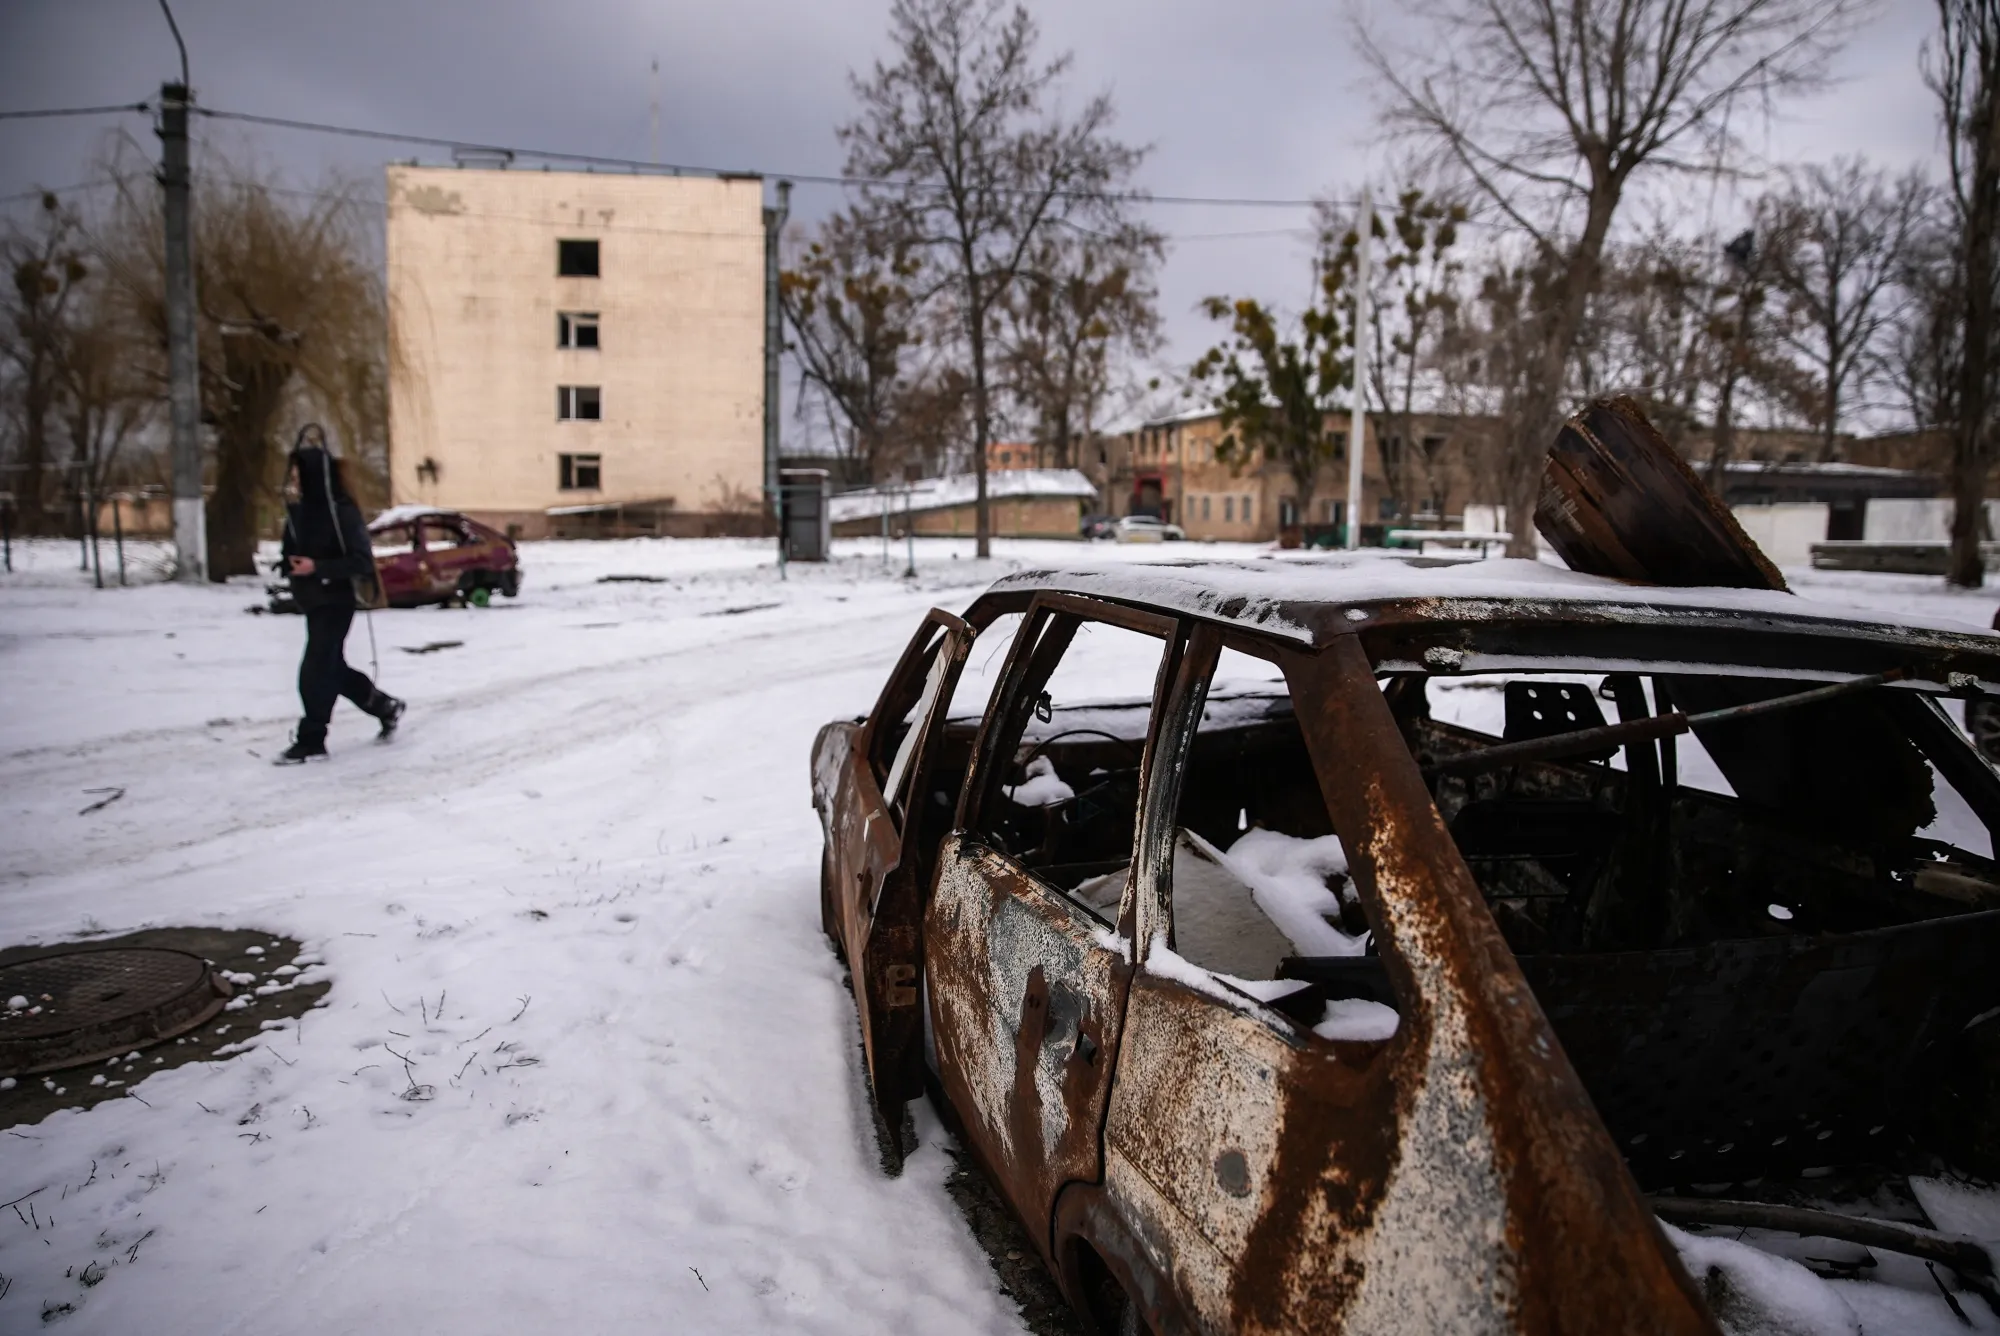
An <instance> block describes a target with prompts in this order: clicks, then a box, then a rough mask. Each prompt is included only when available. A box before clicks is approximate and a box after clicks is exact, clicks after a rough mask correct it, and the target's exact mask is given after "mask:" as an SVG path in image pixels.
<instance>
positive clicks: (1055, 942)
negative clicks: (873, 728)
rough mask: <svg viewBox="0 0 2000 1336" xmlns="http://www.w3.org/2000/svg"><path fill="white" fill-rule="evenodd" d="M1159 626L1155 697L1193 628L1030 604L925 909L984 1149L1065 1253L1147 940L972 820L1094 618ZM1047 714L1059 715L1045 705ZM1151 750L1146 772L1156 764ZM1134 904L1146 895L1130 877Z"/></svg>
mask: <svg viewBox="0 0 2000 1336" xmlns="http://www.w3.org/2000/svg"><path fill="white" fill-rule="evenodd" d="M1086 620H1087V621H1093V622H1104V623H1109V624H1112V625H1116V626H1119V627H1121V628H1123V629H1124V630H1128V631H1138V632H1140V633H1142V634H1146V635H1151V636H1156V637H1157V638H1158V639H1159V641H1160V647H1161V653H1160V666H1159V668H1158V669H1157V671H1156V673H1155V675H1154V678H1153V682H1152V691H1151V692H1150V693H1149V701H1156V700H1157V699H1158V698H1159V696H1160V694H1161V692H1162V690H1163V689H1164V684H1165V683H1166V682H1168V681H1170V680H1171V679H1172V675H1173V672H1174V671H1175V666H1176V665H1177V663H1178V656H1179V648H1178V646H1179V634H1180V628H1179V627H1178V625H1177V624H1176V623H1175V622H1174V621H1173V620H1172V619H1169V618H1162V617H1158V616H1156V615H1148V614H1142V613H1137V612H1133V611H1131V610H1128V609H1119V608H1114V607H1110V606H1108V605H1102V604H1093V603H1091V602H1090V601H1088V600H1079V599H1075V598H1070V597H1066V596H1042V597H1039V598H1038V599H1037V601H1036V604H1035V605H1034V607H1033V608H1031V610H1030V612H1029V619H1028V622H1027V624H1026V626H1025V627H1024V631H1023V634H1022V635H1021V637H1020V638H1019V639H1018V640H1017V642H1016V644H1015V649H1014V655H1013V659H1012V661H1011V662H1010V664H1009V667H1008V669H1007V671H1006V674H1005V676H1004V677H1003V679H1002V682H1001V685H1000V688H999V690H997V691H996V692H995V694H994V699H993V702H992V705H991V708H990V709H989V712H988V715H987V718H986V720H985V722H984V724H983V726H982V728H981V732H980V736H979V739H978V741H977V742H976V743H975V748H974V762H973V766H972V769H971V771H970V772H969V773H968V775H967V777H966V783H965V788H964V791H963V793H962V795H961V798H960V811H959V822H958V825H959V827H960V828H959V829H958V830H957V831H954V833H953V834H952V835H951V836H950V837H949V838H948V839H947V840H946V842H945V844H944V846H943V849H942V850H941V851H940V865H939V869H938V877H937V889H936V892H935V894H934V895H933V896H932V900H931V905H930V908H929V911H928V913H927V915H926V918H925V926H924V936H925V946H926V959H927V967H928V969H929V971H930V975H929V977H930V1010H931V1027H932V1031H933V1035H934V1038H935V1042H936V1046H937V1060H938V1073H939V1079H940V1081H941V1083H942V1084H943V1086H944V1088H945V1091H946V1094H947V1096H948V1097H949V1098H950V1100H951V1102H952V1105H953V1107H954V1108H955V1109H957V1110H959V1111H960V1116H961V1119H962V1120H963V1121H964V1123H965V1124H966V1133H967V1136H968V1137H969V1138H970V1139H971V1140H972V1141H973V1143H974V1148H975V1151H976V1152H977V1154H978V1156H979V1158H980V1160H981V1161H982V1162H983V1163H985V1164H986V1165H987V1166H988V1167H989V1168H990V1170H991V1171H992V1172H993V1174H994V1176H995V1178H996V1179H997V1180H998V1181H999V1183H1000V1185H1001V1189H1002V1191H1003V1193H1004V1194H1005V1195H1006V1197H1007V1199H1008V1201H1009V1203H1010V1204H1011V1205H1012V1206H1013V1208H1014V1210H1015V1212H1016V1213H1017V1214H1018V1215H1019V1216H1020V1218H1021V1219H1022V1220H1024V1221H1027V1222H1029V1224H1030V1228H1031V1231H1032V1232H1033V1234H1034V1237H1035V1239H1036V1243H1037V1246H1038V1247H1040V1248H1041V1249H1042V1251H1043V1254H1044V1257H1045V1258H1046V1259H1047V1260H1048V1261H1049V1262H1050V1264H1051V1265H1058V1262H1057V1258H1056V1254H1055V1241H1054V1237H1053V1234H1052V1232H1051V1231H1050V1229H1049V1227H1048V1226H1049V1222H1050V1221H1051V1220H1052V1217H1053V1208H1054V1203H1055V1200H1056V1198H1057V1196H1058V1194H1059V1193H1060V1192H1061V1190H1062V1189H1063V1187H1064V1186H1065V1185H1066V1184H1069V1183H1072V1182H1095V1181H1096V1180H1097V1179H1098V1178H1099V1177H1101V1175H1102V1172H1103V1157H1102V1138H1103V1127H1104V1116H1105V1110H1106V1105H1107V1101H1108V1099H1109V1094H1110V1087H1111V1073H1112V1072H1113V1071H1114V1070H1115V1068H1116V1064H1117V1050H1118V1044H1119V1035H1120V1032H1121V1030H1122V1028H1123V1025H1124V1013H1125V993H1126V989H1127V987H1128V985H1129V983H1130V980H1131V958H1132V952H1131V946H1130V943H1129V942H1128V941H1127V940H1126V939H1125V938H1124V937H1122V936H1120V935H1119V934H1118V932H1117V930H1116V929H1115V928H1113V927H1112V926H1110V925H1108V924H1106V923H1104V922H1103V921H1101V920H1099V919H1098V918H1096V917H1095V916H1093V915H1092V914H1091V913H1090V912H1089V911H1088V910H1086V909H1085V908H1084V907H1083V906H1082V905H1080V904H1079V903H1078V902H1076V901H1074V900H1072V899H1070V898H1069V897H1067V896H1065V895H1063V894H1062V893H1061V892H1060V891H1058V890H1057V889H1055V888H1054V887H1053V886H1051V885H1049V884H1048V883H1046V882H1044V881H1042V880H1041V879H1040V878H1039V877H1037V876H1036V875H1035V874H1034V873H1033V872H1031V871H1030V870H1028V869H1027V868H1025V867H1023V866H1022V865H1021V864H1020V863H1019V862H1017V861H1016V860H1015V859H1013V858H1011V857H1009V856H1007V855H1005V854H1002V853H1000V852H997V851H996V850H994V849H993V848H990V847H988V846H987V845H986V844H984V843H983V842H982V841H981V840H980V838H979V837H977V836H975V835H973V834H971V833H969V832H970V831H972V830H976V829H983V828H984V825H983V823H984V821H985V817H984V815H983V814H984V812H985V811H986V810H987V806H988V805H989V804H992V803H996V802H999V801H1000V800H1001V793H1002V790H1003V781H1004V779H1005V777H1006V770H1007V767H1009V766H1010V765H1011V764H1012V762H1013V756H1012V751H1013V748H1014V746H1015V745H1017V743H1018V739H1019V738H1020V736H1021V730H1022V729H1023V728H1024V727H1025V724H1026V720H1027V717H1028V715H1029V713H1030V712H1038V711H1039V710H1040V709H1041V708H1042V707H1045V706H1046V705H1047V704H1048V697H1047V695H1046V694H1045V693H1043V691H1042V688H1043V686H1044V685H1045V684H1046V683H1048V682H1049V680H1050V676H1051V674H1052V673H1053V672H1055V671H1056V669H1057V668H1058V665H1059V664H1060V663H1061V661H1062V660H1063V658H1064V656H1065V655H1066V654H1067V653H1068V651H1069V649H1070V647H1071V645H1072V644H1073V642H1074V639H1075V636H1076V634H1077V632H1078V630H1079V627H1080V625H1082V624H1083V622H1084V621H1086ZM1043 717H1046V716H1045V715H1044V716H1043ZM1151 745H1152V744H1151V741H1150V734H1149V738H1148V741H1147V742H1146V744H1145V745H1144V747H1143V748H1142V749H1141V753H1140V760H1139V787H1140V790H1141V792H1143V791H1144V789H1145V785H1146V775H1147V774H1148V773H1149V772H1150V767H1151V764H1152V762H1151V754H1152V753H1151ZM1120 903H1121V906H1122V905H1128V904H1129V903H1130V891H1129V872H1128V888H1127V892H1126V894H1125V895H1124V896H1123V897H1121V901H1120Z"/></svg>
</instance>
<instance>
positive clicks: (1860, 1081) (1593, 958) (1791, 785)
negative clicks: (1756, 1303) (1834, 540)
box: [1384, 673, 2000, 1187]
mask: <svg viewBox="0 0 2000 1336" xmlns="http://www.w3.org/2000/svg"><path fill="white" fill-rule="evenodd" d="M1853 681H1854V682H1855V684H1856V685H1855V686H1854V687H1853V689H1850V690H1848V691H1847V692H1845V693H1844V694H1836V695H1833V697H1832V698H1830V699H1829V698H1823V697H1820V696H1815V697H1814V698H1812V699H1811V700H1810V701H1809V702H1807V703H1795V702H1791V701H1788V700H1786V699H1785V698H1788V697H1793V696H1797V695H1799V694H1801V693H1803V692H1806V691H1809V690H1819V691H1824V690H1825V688H1823V687H1821V685H1820V684H1818V683H1801V682H1797V681H1790V680H1782V679H1778V678H1771V677H1758V676H1754V675H1748V674H1745V675H1741V676H1733V675H1704V674H1695V673H1680V674H1665V673H1661V674H1641V673H1611V674H1591V673H1543V674H1492V675H1465V676H1458V675H1453V676H1444V677H1437V678H1427V677H1425V676H1424V675H1421V674H1403V675H1396V676H1392V677H1390V678H1388V679H1386V680H1385V684H1384V690H1385V696H1386V698H1387V700H1388V702H1389V704H1390V707H1391V709H1392V711H1393V712H1394V714H1395V715H1396V717H1397V721H1398V724H1399V726H1400V727H1401V730H1402V732H1403V735H1404V737H1405V739H1406V740H1407V741H1408V743H1409V745H1410V748H1411V750H1412V752H1413V753H1414V754H1415V757H1416V759H1417V761H1418V763H1419V764H1420V765H1422V766H1424V767H1425V775H1426V780H1427V783H1428V785H1429V787H1430V790H1431V792H1432V794H1433V797H1434V799H1435V801H1436V804H1437V808H1438V811H1439V814H1440V815H1441V816H1442V817H1443V818H1444V821H1445V824H1446V826H1447V828H1448V829H1449V831H1450V833H1451V836H1452V838H1453V840H1454V841H1455V842H1456V844H1457V846H1458V850H1459V853H1460V855H1461V856H1462V857H1463V858H1464V860H1465V864H1466V866H1467V868H1468V869H1469V870H1470V871H1471V873H1472V876H1473V879H1474V881H1475V882H1476V883H1477V885H1478V888H1479V890H1480V893H1481V895H1482V896H1483V898H1484V899H1485V902H1486V905H1487V907H1488V909H1489V910H1490V911H1491V912H1492V914H1493V918H1494V921H1495V923H1496V925H1497V926H1498V927H1499V929H1500V932H1501V935H1502V936H1503V937H1504V938H1505V939H1506V942H1507V945H1508V946H1509V947H1510V948H1511V949H1512V950H1513V951H1514V953H1515V958H1516V960H1517V961H1518V962H1519V963H1520V966H1521V969H1522V973H1523V974H1524V975H1525V976H1526V978H1527V980H1528V983H1529V986H1530V987H1531V988H1532V989H1533V990H1534V992H1535V994H1536V997H1537V1000H1538V1001H1539V1002H1540V1003H1541V1006H1542V1008H1543V1010H1544V1012H1545V1013H1546V1014H1547V1015H1548V1017H1549V1020H1550V1022H1551V1024H1552V1025H1553V1026H1554V1028H1555V1030H1556V1033H1557V1036H1558V1037H1559V1038H1560V1039H1561V1041H1562V1043H1563V1047H1564V1050H1565V1052H1566V1053H1567V1054H1568V1056H1569V1058H1570V1061H1571V1063H1572V1065H1573V1066H1574V1067H1575V1068H1576V1070H1577V1074H1578V1075H1579V1076H1580V1077H1581V1078H1582V1080H1583V1082H1584V1085H1585V1087H1586V1089H1588V1090H1589V1091H1590V1093H1591V1095H1592V1098H1593V1099H1594V1100H1595V1101H1596V1103H1597V1105H1598V1111H1599V1113H1600V1115H1601V1116H1602V1117H1603V1118H1604V1121H1605V1123H1606V1125H1607V1127H1608V1128H1609V1129H1610V1131H1611V1132H1612V1135H1613V1137H1614V1139H1616V1140H1617V1141H1618V1143H1619V1145H1620V1147H1621V1149H1622V1150H1624V1152H1625V1153H1626V1156H1627V1160H1628V1163H1630V1164H1631V1166H1632V1168H1633V1171H1634V1173H1635V1175H1636V1176H1637V1177H1638V1178H1639V1179H1640V1181H1641V1183H1642V1185H1644V1186H1648V1187H1657V1186H1661V1185H1667V1184H1673V1185H1680V1186H1686V1185H1689V1184H1692V1183H1711V1184H1713V1183H1728V1182H1736V1181H1743V1180H1745V1179H1747V1178H1750V1177H1753V1176H1755V1175H1757V1174H1761V1173H1767V1172H1778V1173H1785V1172H1799V1171H1805V1170H1811V1171H1813V1172H1825V1170H1826V1167H1827V1166H1837V1165H1843V1164H1855V1163H1861V1162H1872V1163H1880V1162H1882V1161H1883V1159H1884V1158H1885V1157H1886V1156H1888V1155H1889V1154H1890V1153H1891V1151H1892V1149H1893V1147H1894V1146H1896V1145H1902V1144H1908V1143H1907V1138H1909V1137H1911V1136H1916V1137H1917V1138H1919V1139H1920V1140H1926V1141H1928V1142H1929V1143H1930V1144H1932V1145H1945V1146H1949V1145H1951V1144H1952V1143H1953V1141H1954V1138H1955V1137H1962V1136H1963V1135H1965V1134H1966V1129H1965V1128H1964V1127H1957V1129H1956V1130H1954V1127H1955V1125H1956V1124H1957V1123H1961V1122H1964V1121H1965V1120H1966V1113H1967V1111H1968V1110H1969V1109H1971V1108H1973V1107H1975V1106H1978V1105H1979V1103H1980V1101H1981V1100H1982V1099H1983V1098H1984V1097H1983V1096H1980V1095H1978V1094H1977V1092H1974V1091H1973V1090H1972V1089H1971V1088H1970V1086H1969V1085H1968V1082H1975V1081H1977V1080H1979V1079H1983V1078H1980V1077H1977V1076H1976V1075H1975V1074H1976V1073H1978V1072H1981V1071H1983V1070H1985V1069H1986V1064H1985V1063H1983V1062H1982V1061H1980V1060H1979V1059H1978V1058H1977V1056H1976V1054H1974V1053H1973V1052H1972V1050H1973V1049H1974V1048H1976V1047H1977V1046H1978V1045H1979V1044H1981V1043H1987V1044H1990V1043H1991V1042H1992V1036H1987V1035H1983V1034H1982V1033H1981V1030H1980V1025H1979V1022H1978V1020H1977V1017H1976V1013H1978V1012H1980V1011H1982V1010H1985V1008H1984V1007H1983V1006H1982V1005H1981V1004H1980V1003H1979V1000H1978V999H1980V998H1981V997H1983V996H1985V993H1986V991H1988V990H1987V988H1986V985H1985V984H1984V982H1983V980H1984V979H1985V977H1986V974H1987V971H1988V970H1989V969H1990V964H1989V963H1988V962H1990V961H1991V960H1992V959H1994V958H1995V956H1994V953H1995V952H1996V951H2000V864H1996V863H1995V861H1994V859H1993V850H1994V835H1993V825H1994V824H1995V821H1996V819H2000V803H1996V801H1995V793H1996V789H1995V784H1994V776H1993V774H1992V771H1991V770H1990V769H1988V768H1987V767H1986V766H1985V763H1984V762H1982V761H1979V760H1978V758H1977V757H1976V755H1975V754H1974V753H1973V752H1972V750H1971V748H1970V746H1969V745H1968V741H1967V739H1966V737H1965V735H1964V733H1963V731H1962V728H1961V727H1960V725H1959V723H1958V722H1956V720H1957V717H1958V715H1957V714H1955V713H1948V712H1946V711H1943V710H1940V709H1938V708H1936V707H1935V706H1934V705H1933V704H1932V703H1931V702H1930V701H1929V700H1928V699H1926V698H1924V697H1923V696H1920V695H1919V694H1918V693H1917V692H1915V691H1912V690H1909V689H1902V688H1897V687H1893V686H1887V685H1879V684H1875V683H1871V682H1870V681H1869V680H1867V679H1860V678H1857V679H1853ZM1753 703H1756V704H1757V705H1758V708H1760V709H1763V708H1766V706H1765V703H1770V704H1774V705H1778V706H1779V708H1775V709H1770V710H1769V712H1766V713H1758V714H1753V715H1751V716H1749V717H1744V716H1743V713H1742V710H1741V707H1743V706H1745V705H1750V704H1753ZM1675 711H1678V712H1681V713H1683V714H1685V715H1688V716H1693V717H1696V719H1697V722H1696V723H1695V725H1694V727H1693V729H1692V731H1689V732H1682V733H1678V734H1673V733H1669V734H1667V735H1666V736H1661V737H1643V736H1636V737H1635V736H1629V735H1628V736H1627V737H1626V738H1625V740H1624V741H1622V742H1615V743H1614V742H1610V741H1603V740H1600V745H1598V746H1596V747H1594V748H1592V749H1591V750H1589V751H1587V752H1582V753H1575V754H1570V755H1563V756H1552V757H1543V758H1540V759H1535V758H1532V757H1530V758H1528V759H1522V760H1519V761H1518V763H1514V764H1503V765H1491V764H1490V761H1491V759H1492V758H1487V759H1486V761H1481V762H1473V761H1471V760H1470V759H1469V758H1471V757H1473V756H1474V755H1476V754H1477V753H1479V752H1480V751H1482V750H1483V749H1487V748H1494V747H1502V746H1510V747H1511V746H1513V745H1514V744H1524V743H1527V742H1530V741H1532V740H1534V739H1537V738H1550V737H1559V736H1560V735H1562V734H1566V733H1578V732H1586V731H1589V730H1595V729H1602V728H1608V727H1612V726H1615V725H1617V724H1621V723H1624V724H1634V723H1641V722H1642V721H1648V720H1657V719H1658V718H1659V717H1660V716H1665V715H1669V714H1671V713H1672V712H1675ZM1717 711H1731V713H1730V714H1729V715H1725V716H1724V717H1723V718H1724V722H1710V723H1702V722H1699V717H1700V716H1702V715H1704V714H1710V715H1712V714H1714V712H1717ZM1513 754H1514V755H1516V756H1518V755H1519V752H1515V753H1513ZM1506 755H1507V753H1499V752H1496V753H1495V756H1501V757H1504V756H1506ZM1454 761H1456V762H1458V763H1460V764H1459V768H1458V769H1454V767H1453V763H1454ZM1948 776H1950V777H1948ZM1982 776H1983V779H1982ZM1951 777H1955V778H1956V779H1958V780H1959V781H1960V782H1961V783H1963V784H1964V786H1965V787H1964V788H1961V787H1960V785H1959V784H1957V783H1954V782H1953V779H1952V778H1951ZM1975 1121H1976V1120H1975Z"/></svg>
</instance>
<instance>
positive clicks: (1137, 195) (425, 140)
mask: <svg viewBox="0 0 2000 1336" xmlns="http://www.w3.org/2000/svg"><path fill="white" fill-rule="evenodd" d="M190 109H191V110H192V111H194V112H195V113H197V114H198V115H202V116H207V117H209V118H211V119H213V120H219V121H241V122H244V123H247V124H251V125H268V126H272V127H275V128H278V129H284V130H303V131H307V132H310V133H314V134H330V135H344V136H347V137H349V138H355V139H373V140H377V141H381V142H387V143H398V144H423V145H425V146H427V147H431V148H446V149H452V150H454V151H456V152H460V153H476V154H491V155H494V156H507V157H514V158H537V159H541V160H545V161H548V162H574V163H581V164H584V165H586V166H593V167H618V168H623V169H625V170H628V171H631V172H635V173H659V174H663V175H667V176H707V177H719V178H723V179H729V178H740V179H749V178H769V179H779V178H782V179H784V180H787V181H792V182H796V183H799V184H803V185H827V186H843V187H847V188H850V189H881V190H934V189H938V188H939V187H937V186H934V185H932V184H930V183H928V182H922V181H905V180H898V179H895V178H891V177H867V176H846V175H836V174H832V173H824V172H768V171H747V170H745V171H737V170H731V169H728V168H721V167H707V166H696V165H690V164H686V163H663V162H648V161H646V160H644V159H641V158H620V157H611V156H608V155H605V154H598V153H570V152H565V151H562V150H558V149H538V148H523V147H521V146H519V145H511V144H483V143H478V142H475V141H473V140H469V139H451V138H445V137H440V136H437V135H417V134H403V133H401V132H398V131H391V130H371V129H364V128H361V127H358V126H351V125H332V124H328V123H326V122H323V121H302V120H294V119H292V118H290V117H283V116H263V115H257V114H253V113H251V112H243V111H229V110H227V109H225V108H219V107H202V106H195V107H193V108H190ZM1000 193H1006V194H1039V193H1042V192H1039V191H1031V190H1027V189H1021V190H1010V191H1003V192H1000ZM1049 193H1050V194H1052V195H1054V196H1056V197H1058V198H1062V199H1078V200H1103V201H1105V202H1107V203H1130V204H1171V205H1201V206H1214V207H1221V208H1252V209H1264V208H1270V209H1310V208H1314V207H1316V206H1317V205H1318V204H1319V203H1320V201H1318V200H1313V199H1279V198H1268V197H1259V196H1216V195H1156V194H1152V193H1150V192H1148V191H1143V190H1055V191H1051V192H1049Z"/></svg>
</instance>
